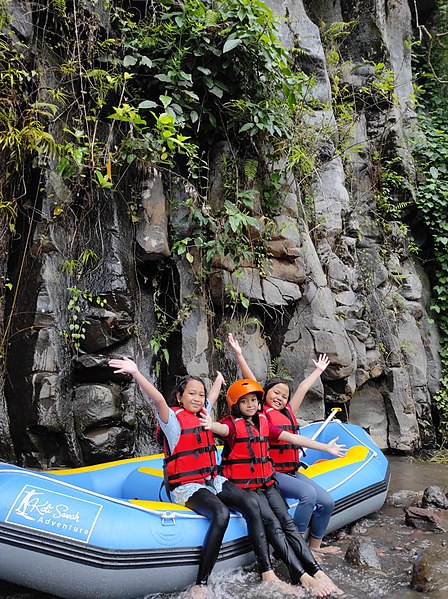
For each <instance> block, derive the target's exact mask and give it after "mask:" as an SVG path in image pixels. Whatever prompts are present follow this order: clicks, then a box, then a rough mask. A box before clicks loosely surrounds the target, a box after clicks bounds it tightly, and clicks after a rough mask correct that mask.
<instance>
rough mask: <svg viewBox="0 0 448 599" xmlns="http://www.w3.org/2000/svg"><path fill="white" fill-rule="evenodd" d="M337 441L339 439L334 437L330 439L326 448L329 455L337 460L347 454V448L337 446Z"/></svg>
mask: <svg viewBox="0 0 448 599" xmlns="http://www.w3.org/2000/svg"><path fill="white" fill-rule="evenodd" d="M338 439H339V437H335V438H334V439H332V440H331V441H329V442H328V443H327V447H328V449H327V451H328V453H330V454H331V455H335V456H337V457H338V458H342V457H343V456H345V454H346V453H347V447H346V446H345V445H339V444H338V443H337V440H338Z"/></svg>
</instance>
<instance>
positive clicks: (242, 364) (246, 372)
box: [227, 333, 257, 381]
mask: <svg viewBox="0 0 448 599" xmlns="http://www.w3.org/2000/svg"><path fill="white" fill-rule="evenodd" d="M227 341H228V342H229V345H230V347H231V348H232V349H233V353H234V354H235V358H236V361H237V362H238V366H239V368H240V370H241V374H242V375H243V378H245V379H252V380H253V381H256V380H257V379H256V378H255V375H254V373H253V372H252V370H251V369H250V368H249V364H248V363H247V362H246V359H245V358H244V356H243V350H242V349H241V346H240V344H239V343H238V341H237V340H236V339H235V338H234V337H233V335H232V333H229V334H228V336H227Z"/></svg>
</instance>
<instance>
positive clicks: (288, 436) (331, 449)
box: [278, 431, 347, 458]
mask: <svg viewBox="0 0 448 599" xmlns="http://www.w3.org/2000/svg"><path fill="white" fill-rule="evenodd" d="M278 439H279V441H286V442H287V443H291V444H293V445H297V447H307V448H308V449H317V450H319V451H325V452H326V453H329V454H331V455H335V456H337V457H338V458H341V457H342V456H344V455H345V454H346V453H347V449H346V446H345V445H340V444H338V443H337V440H338V439H339V437H335V438H334V439H332V440H331V441H329V442H328V443H321V442H320V441H314V440H313V439H308V437H304V436H303V435H294V434H293V433H288V432H286V431H283V432H282V434H281V435H280V436H279V437H278Z"/></svg>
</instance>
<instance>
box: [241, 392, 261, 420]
mask: <svg viewBox="0 0 448 599" xmlns="http://www.w3.org/2000/svg"><path fill="white" fill-rule="evenodd" d="M238 408H239V411H240V414H241V416H246V417H249V418H250V417H251V416H255V414H256V413H257V412H258V410H259V409H260V400H259V399H258V396H257V394H256V393H246V395H243V396H242V397H240V399H239V400H238Z"/></svg>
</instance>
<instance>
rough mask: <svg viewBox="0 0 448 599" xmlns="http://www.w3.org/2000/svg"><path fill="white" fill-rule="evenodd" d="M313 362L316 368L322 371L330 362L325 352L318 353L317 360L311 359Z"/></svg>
mask: <svg viewBox="0 0 448 599" xmlns="http://www.w3.org/2000/svg"><path fill="white" fill-rule="evenodd" d="M313 364H314V366H315V367H316V368H318V369H319V370H320V371H321V372H323V371H324V370H325V369H326V368H327V366H328V365H329V364H330V360H329V358H328V356H327V354H320V356H319V359H318V360H317V361H316V360H313Z"/></svg>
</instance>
